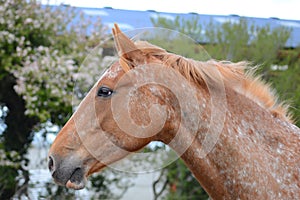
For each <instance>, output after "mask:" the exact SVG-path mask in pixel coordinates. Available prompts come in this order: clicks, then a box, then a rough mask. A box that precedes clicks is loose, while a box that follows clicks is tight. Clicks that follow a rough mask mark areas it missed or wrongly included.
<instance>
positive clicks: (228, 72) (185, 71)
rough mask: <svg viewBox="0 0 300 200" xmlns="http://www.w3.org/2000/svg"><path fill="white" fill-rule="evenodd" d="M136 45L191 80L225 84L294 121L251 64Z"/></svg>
mask: <svg viewBox="0 0 300 200" xmlns="http://www.w3.org/2000/svg"><path fill="white" fill-rule="evenodd" d="M135 45H136V46H137V48H138V49H139V50H141V51H142V52H143V53H144V54H145V55H150V56H154V57H157V58H159V60H161V61H162V62H163V64H164V65H165V66H167V67H172V68H173V69H175V70H177V71H178V72H179V73H181V74H182V75H183V76H184V77H185V78H186V79H187V80H189V81H194V82H195V83H197V84H199V85H204V86H206V84H211V85H213V86H220V85H221V84H222V87H223V84H224V85H225V86H228V87H230V88H232V89H234V90H235V91H236V92H238V93H240V94H242V95H244V96H246V97H248V98H249V99H251V100H253V101H254V102H256V103H257V104H259V105H260V106H261V107H263V108H265V109H267V110H269V111H270V112H271V113H272V115H273V116H274V117H279V118H283V119H286V120H288V121H290V122H291V121H292V117H291V115H290V114H289V112H288V105H287V104H284V103H280V102H279V101H278V98H277V96H276V94H275V91H274V90H273V89H272V88H271V87H270V85H269V84H266V83H265V82H264V81H263V80H262V79H261V78H260V77H258V76H255V75H254V73H255V69H256V68H255V67H250V66H249V64H248V63H247V62H238V63H231V62H228V61H215V60H209V61H205V62H202V61H195V60H193V59H189V58H185V57H183V56H180V55H176V54H173V53H169V52H167V51H166V50H164V49H162V48H160V47H157V46H155V45H152V44H150V43H148V42H145V41H137V42H135ZM216 69H217V70H216ZM220 78H221V79H222V80H220Z"/></svg>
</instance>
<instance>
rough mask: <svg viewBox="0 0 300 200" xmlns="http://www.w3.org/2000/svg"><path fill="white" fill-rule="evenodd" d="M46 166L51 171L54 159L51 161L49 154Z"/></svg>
mask: <svg viewBox="0 0 300 200" xmlns="http://www.w3.org/2000/svg"><path fill="white" fill-rule="evenodd" d="M48 168H49V170H50V172H52V171H53V169H54V161H53V158H52V157H51V156H49V161H48Z"/></svg>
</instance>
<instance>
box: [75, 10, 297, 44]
mask: <svg viewBox="0 0 300 200" xmlns="http://www.w3.org/2000/svg"><path fill="white" fill-rule="evenodd" d="M75 9H78V11H79V12H80V11H81V12H83V13H84V15H86V16H89V17H90V18H91V19H92V20H93V19H97V18H99V17H100V18H101V20H102V23H103V24H104V25H106V26H108V27H110V28H112V27H113V24H114V23H118V25H119V26H120V28H121V29H122V30H123V31H127V30H133V29H137V28H145V27H153V25H152V22H151V18H154V19H155V18H157V17H164V18H166V19H169V20H175V18H176V17H177V16H179V17H180V18H183V19H185V20H188V19H192V18H194V17H195V16H198V17H199V24H201V25H202V28H203V27H205V25H208V24H209V23H210V22H212V23H215V24H222V23H225V22H231V23H238V22H239V20H240V18H241V17H240V16H238V15H227V16H224V15H202V14H197V13H185V14H184V13H164V12H156V11H152V10H148V11H133V10H121V9H113V8H79V7H77V8H75ZM243 18H244V19H246V20H247V21H248V22H250V23H248V24H249V26H251V25H252V24H253V25H255V26H259V27H263V26H267V25H269V26H270V28H276V27H280V26H283V27H287V28H291V30H292V32H291V37H290V38H289V40H288V41H287V43H286V47H292V48H295V47H298V46H300V21H299V20H283V19H278V18H253V17H243ZM249 28H250V27H249ZM204 31H205V30H204ZM199 42H205V41H199Z"/></svg>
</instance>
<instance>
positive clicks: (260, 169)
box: [48, 24, 300, 199]
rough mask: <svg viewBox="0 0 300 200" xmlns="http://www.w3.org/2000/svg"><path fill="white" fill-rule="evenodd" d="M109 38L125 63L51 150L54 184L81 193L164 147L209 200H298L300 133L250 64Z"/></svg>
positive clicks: (105, 78)
mask: <svg viewBox="0 0 300 200" xmlns="http://www.w3.org/2000/svg"><path fill="white" fill-rule="evenodd" d="M112 31H113V37H114V41H115V46H116V49H117V51H118V55H119V59H118V61H117V62H115V63H113V64H112V65H111V66H110V67H109V68H108V69H107V70H106V72H105V73H104V74H103V75H102V77H101V78H100V79H99V80H98V82H97V83H95V85H94V86H93V87H92V89H91V90H90V91H89V93H88V94H87V95H86V97H85V98H84V99H83V100H82V102H81V103H80V105H79V107H78V108H77V110H76V111H75V112H74V113H73V115H72V116H71V118H70V119H69V120H68V122H67V123H66V124H65V125H64V127H63V128H62V129H61V130H60V132H59V133H58V135H57V137H56V139H55V140H54V142H53V144H52V145H51V148H50V150H49V158H48V167H49V170H50V172H51V174H52V177H53V179H54V181H55V182H56V183H57V184H59V185H63V186H66V187H68V188H72V189H82V188H84V187H85V185H86V182H87V177H88V176H90V175H91V174H93V173H96V172H99V171H101V170H102V169H104V168H105V167H107V166H109V165H111V164H113V163H115V162H117V161H119V160H121V159H122V158H125V157H127V156H128V155H130V154H132V153H134V152H137V151H139V150H141V149H143V148H144V147H145V146H146V145H147V144H149V143H150V142H152V141H160V142H163V143H164V144H166V145H168V146H169V147H170V148H171V149H173V150H174V151H175V152H176V153H177V154H178V155H179V156H180V158H181V159H183V161H184V162H185V164H186V166H187V167H188V168H189V169H190V170H191V172H192V173H193V175H194V176H195V178H196V179H197V180H198V182H199V184H200V185H201V186H202V187H203V188H204V189H205V191H206V192H207V193H208V194H209V196H210V198H211V199H255V198H258V199H300V180H299V177H300V156H299V153H300V145H299V144H300V129H299V128H298V127H297V126H295V125H294V124H293V121H292V118H291V116H290V115H289V112H288V108H287V106H285V104H283V103H280V102H279V101H278V98H277V97H276V95H275V93H274V92H273V90H272V89H271V87H270V86H269V85H268V84H266V83H265V82H263V81H262V80H261V78H259V77H257V76H255V75H254V73H253V70H246V69H247V68H249V64H248V63H246V62H238V63H231V62H228V61H216V60H208V61H196V60H193V59H190V58H185V57H183V56H180V55H176V54H174V53H170V52H167V51H166V50H165V49H162V48H160V47H158V46H155V45H153V44H150V43H148V42H146V41H135V42H134V41H132V40H131V39H129V38H128V37H127V36H126V35H125V34H124V33H123V32H122V31H121V30H120V29H119V27H118V26H117V25H116V24H115V26H114V28H113V29H112Z"/></svg>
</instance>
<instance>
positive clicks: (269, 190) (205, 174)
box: [171, 89, 300, 199]
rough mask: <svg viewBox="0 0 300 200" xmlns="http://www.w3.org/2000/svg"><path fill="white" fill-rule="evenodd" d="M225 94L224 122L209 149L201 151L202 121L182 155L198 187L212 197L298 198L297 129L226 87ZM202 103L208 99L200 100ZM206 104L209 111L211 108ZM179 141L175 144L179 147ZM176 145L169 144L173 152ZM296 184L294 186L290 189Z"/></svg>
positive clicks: (299, 185)
mask: <svg viewBox="0 0 300 200" xmlns="http://www.w3.org/2000/svg"><path fill="white" fill-rule="evenodd" d="M199 92H200V94H199V95H200V96H201V98H203V97H205V96H206V97H208V96H207V95H205V94H203V92H204V90H201V91H199ZM201 92H202V94H201ZM226 97H227V113H226V120H225V122H224V127H223V129H222V131H221V133H220V135H219V137H218V140H217V142H216V144H215V145H214V147H213V148H212V149H211V151H210V152H207V153H208V154H207V155H206V156H203V155H201V154H200V153H199V152H201V149H202V144H203V142H204V138H205V136H204V135H203V132H202V131H203V130H206V129H207V128H206V127H208V126H209V125H208V124H202V126H201V127H200V129H199V131H198V134H197V136H196V138H195V139H194V141H193V142H192V144H191V145H190V146H189V148H188V149H187V150H186V151H185V152H184V153H183V154H182V155H181V158H182V159H183V160H184V161H185V163H186V165H187V166H188V167H189V169H190V170H191V171H192V172H193V174H194V176H195V177H196V178H197V180H198V181H199V182H200V184H201V186H202V187H203V188H204V189H205V190H206V191H207V192H208V194H209V195H210V196H211V198H213V199H223V198H225V199H232V198H233V199H237V198H241V199H244V198H246V199H247V198H250V197H251V198H253V197H263V198H267V199H269V198H270V199H278V198H282V197H283V196H284V195H287V196H288V197H299V196H297V195H300V194H299V193H300V192H299V190H300V189H299V187H300V184H299V176H300V174H299V171H297V168H298V167H299V164H300V159H299V156H298V155H297V154H298V153H299V152H300V147H299V145H298V144H299V143H300V137H299V133H300V131H299V129H298V128H297V127H295V126H293V125H290V124H288V123H287V122H284V121H281V120H280V119H275V118H274V117H273V116H272V115H271V114H270V112H268V111H266V110H265V109H263V108H261V107H260V106H259V105H258V104H256V103H255V102H253V101H252V100H250V99H247V98H246V97H244V96H242V95H240V94H238V93H237V92H235V91H233V90H230V89H226ZM200 101H201V100H200ZM203 102H209V101H201V102H199V103H201V104H202V103H203ZM206 108H207V109H206V111H208V113H210V110H211V108H210V106H209V105H206ZM204 112H205V111H204ZM219 112H225V110H219ZM203 116H205V115H201V117H203ZM205 117H207V116H205ZM200 121H202V122H203V121H205V120H202V119H200ZM203 127H204V128H203ZM184 134H186V136H188V135H189V134H190V133H188V132H187V133H184ZM191 137H192V136H191ZM183 138H184V137H183ZM181 142H182V141H177V144H178V145H179V146H180V143H181ZM177 144H176V142H175V143H174V144H172V145H171V147H172V148H173V149H174V150H175V151H177ZM287 160H288V161H289V163H288V164H289V166H286V165H287ZM297 163H298V164H297ZM297 165H298V167H297ZM286 174H289V175H288V176H287V175H286ZM291 176H294V178H291ZM295 182H296V183H297V182H298V185H297V184H296V186H295V187H294V188H293V187H292V186H291V185H292V183H295ZM294 185H295V184H294ZM284 187H285V189H283V188H284ZM295 195H296V196H295ZM298 199H299V198H298Z"/></svg>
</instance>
